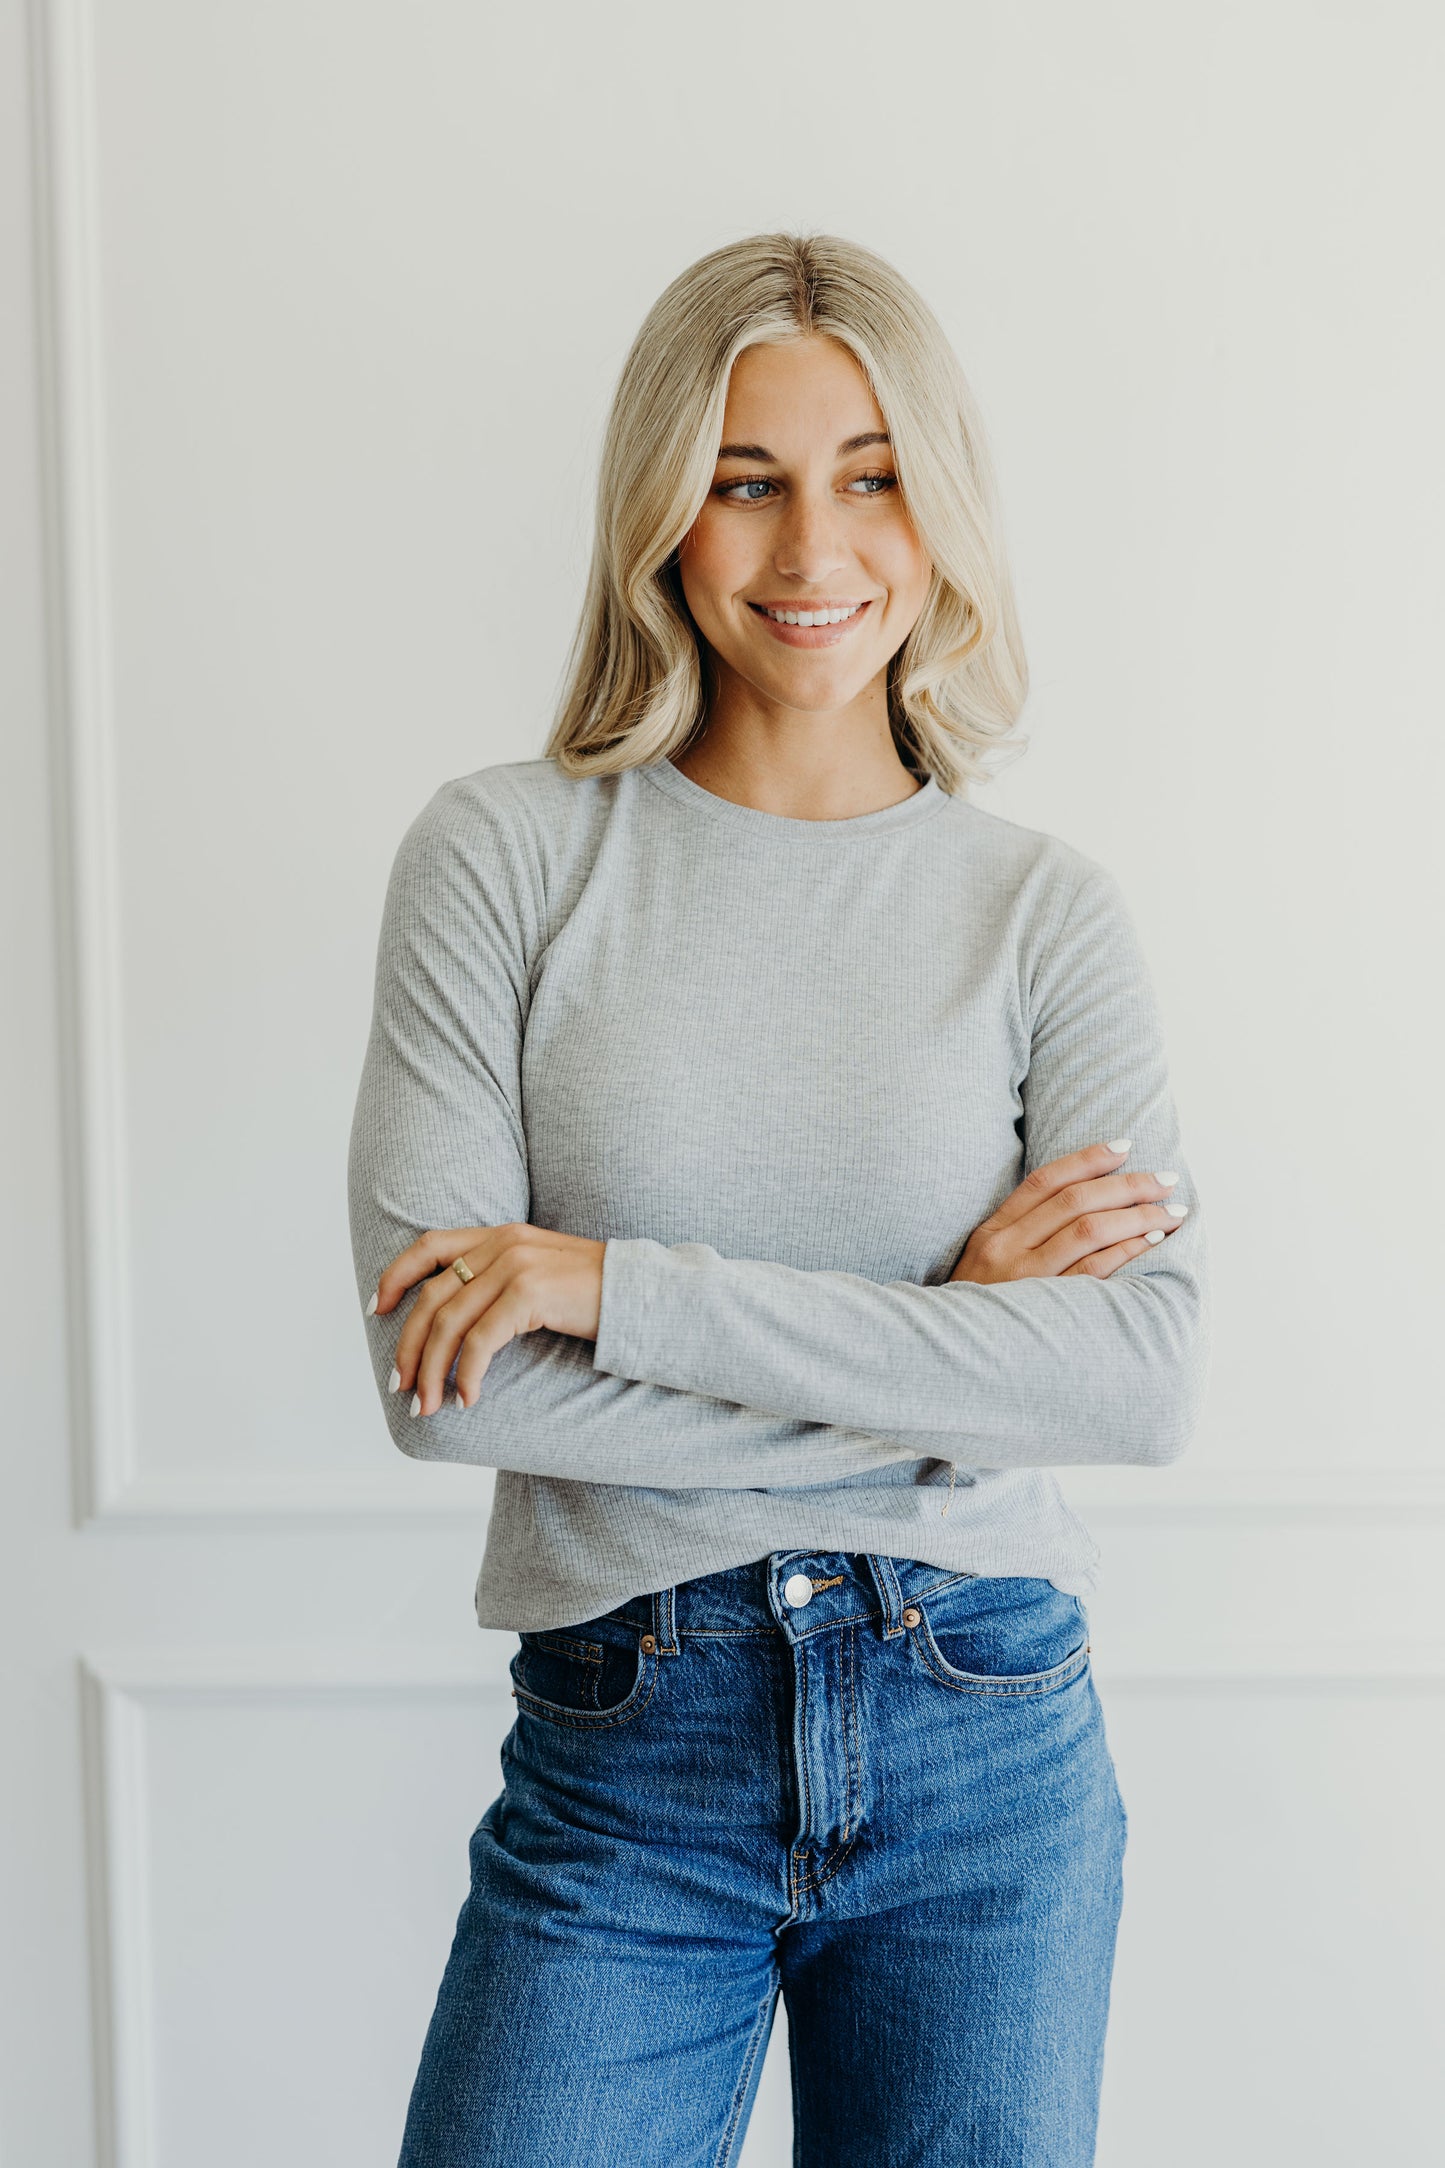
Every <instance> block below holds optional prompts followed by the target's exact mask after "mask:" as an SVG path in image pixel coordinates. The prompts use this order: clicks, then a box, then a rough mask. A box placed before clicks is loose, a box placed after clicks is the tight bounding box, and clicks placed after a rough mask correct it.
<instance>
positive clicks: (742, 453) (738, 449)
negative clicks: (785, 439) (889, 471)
mask: <svg viewBox="0 0 1445 2168" xmlns="http://www.w3.org/2000/svg"><path fill="white" fill-rule="evenodd" d="M891 441H892V440H891V438H890V437H889V435H888V431H887V430H886V429H867V430H865V431H864V432H863V434H862V436H861V437H845V438H844V439H843V441H842V443H841V444H840V445H839V446H838V454H837V456H838V457H839V459H841V458H842V457H843V454H844V453H845V452H861V451H862V450H863V447H864V446H865V445H867V444H888V443H890V442H891ZM718 458H719V459H757V460H762V461H763V462H764V463H765V464H766V465H768V466H770V467H775V466H776V465H777V464H778V462H777V459H776V457H775V455H774V454H773V453H772V452H770V451H769V450H768V449H767V447H766V446H765V445H762V444H723V445H720V446H719V447H718Z"/></svg>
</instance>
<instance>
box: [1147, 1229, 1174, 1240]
mask: <svg viewBox="0 0 1445 2168" xmlns="http://www.w3.org/2000/svg"><path fill="white" fill-rule="evenodd" d="M1168 1231H1169V1230H1168V1229H1167V1228H1166V1227H1151V1228H1150V1229H1149V1232H1148V1234H1147V1235H1145V1237H1144V1240H1145V1241H1146V1242H1162V1241H1163V1240H1164V1237H1165V1235H1166V1234H1167V1233H1168Z"/></svg>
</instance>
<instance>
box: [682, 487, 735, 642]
mask: <svg viewBox="0 0 1445 2168" xmlns="http://www.w3.org/2000/svg"><path fill="white" fill-rule="evenodd" d="M739 539H740V538H739V537H738V536H736V535H733V534H729V533H728V532H727V531H726V530H725V529H724V528H723V527H722V525H721V523H720V522H719V521H716V520H710V519H709V518H708V517H707V514H706V513H705V512H704V513H702V514H700V515H699V517H698V520H697V522H696V524H695V526H694V527H693V529H692V532H691V534H690V535H689V536H688V539H687V541H686V543H685V544H684V546H683V549H682V552H681V555H680V557H679V559H678V564H679V569H680V571H681V573H682V591H683V593H684V595H685V596H686V597H687V604H688V608H689V609H690V610H691V611H692V614H693V616H694V617H695V618H697V619H698V621H699V623H701V622H702V621H703V619H705V618H707V617H710V616H715V615H717V614H720V612H721V609H722V606H723V604H724V603H725V602H726V601H727V599H728V597H729V596H731V595H732V594H734V593H735V592H736V591H737V589H738V588H739V587H740V586H742V584H743V582H744V580H745V579H746V577H747V561H746V551H745V550H740V549H739V546H738V543H739Z"/></svg>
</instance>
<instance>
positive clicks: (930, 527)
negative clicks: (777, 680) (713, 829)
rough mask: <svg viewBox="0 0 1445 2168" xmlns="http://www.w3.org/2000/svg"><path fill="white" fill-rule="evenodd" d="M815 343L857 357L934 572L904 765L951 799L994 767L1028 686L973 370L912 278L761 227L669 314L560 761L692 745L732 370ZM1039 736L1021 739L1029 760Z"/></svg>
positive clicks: (630, 366)
mask: <svg viewBox="0 0 1445 2168" xmlns="http://www.w3.org/2000/svg"><path fill="white" fill-rule="evenodd" d="M809 334H813V335H820V336H824V337H827V338H831V339H836V340H838V341H839V342H840V344H842V345H843V346H846V347H847V348H848V349H849V351H850V352H851V353H852V354H853V356H854V358H855V359H856V360H857V362H858V363H859V366H860V367H861V368H862V370H863V373H864V375H865V376H866V377H867V379H868V381H869V383H870V384H871V386H872V388H873V395H874V397H875V398H876V400H877V402H878V405H879V407H880V409H881V410H882V413H883V416H884V419H885V421H886V423H887V427H888V432H889V435H890V437H891V439H892V443H893V453H894V458H895V460H896V463H897V472H898V482H899V487H900V489H901V491H902V493H903V499H904V502H905V504H906V505H907V507H908V511H909V514H910V516H911V518H912V521H913V524H914V528H915V530H916V532H917V534H918V537H919V540H920V542H921V543H922V545H923V547H924V549H925V551H926V552H927V555H928V557H929V559H930V561H931V563H932V565H933V579H932V583H931V585H930V588H929V592H928V596H927V598H926V600H925V602H924V605H923V609H922V611H921V612H920V614H919V617H918V621H917V623H916V624H915V626H914V628H913V630H912V632H911V633H910V634H909V636H908V638H907V640H906V641H905V642H904V644H903V646H902V647H901V648H900V649H899V651H898V653H897V654H896V655H895V656H894V657H893V659H892V661H891V663H890V664H889V670H888V707H889V717H890V721H891V724H892V728H893V736H894V742H895V743H896V745H897V747H898V751H899V756H900V758H901V759H902V760H903V761H904V762H905V764H906V765H907V766H908V767H909V768H911V769H912V770H913V771H914V772H915V773H917V774H919V775H921V776H924V777H927V776H933V777H936V779H937V781H938V783H939V785H940V787H941V788H942V789H944V790H947V791H950V792H961V791H965V790H966V788H967V785H968V782H969V780H970V779H971V778H974V777H983V776H986V775H987V774H989V773H990V772H992V769H993V767H994V766H995V765H996V762H993V761H990V759H989V754H990V752H991V751H992V750H994V749H996V748H997V747H998V746H999V745H1000V742H1001V741H1002V740H1003V739H1004V738H1005V737H1006V736H1007V735H1008V734H1009V732H1011V731H1012V730H1013V727H1014V724H1015V722H1016V721H1017V718H1018V715H1019V711H1020V709H1021V708H1022V707H1023V704H1024V699H1025V696H1026V694H1027V692H1028V665H1027V663H1026V661H1025V658H1024V650H1023V642H1022V639H1021V636H1020V632H1019V624H1018V616H1017V611H1016V609H1015V604H1014V594H1013V583H1012V579H1011V577H1010V573H1009V568H1008V563H1007V559H1006V556H1005V552H1004V544H1003V536H1002V531H1001V523H1000V518H999V512H998V505H997V498H996V492H995V486H994V477H993V469H992V465H991V462H990V459H989V454H988V450H987V446H986V444H985V442H984V437H983V431H982V426H981V423H980V420H979V416H978V412H977V409H976V408H975V405H974V400H973V395H972V393H971V391H970V390H969V387H968V384H967V381H966V380H965V378H964V374H963V371H962V369H961V368H960V366H959V362H958V358H957V356H956V355H955V354H954V351H953V349H952V347H951V346H950V345H949V343H948V340H947V338H946V337H945V336H944V333H943V329H942V327H941V325H940V324H939V322H938V320H937V318H936V317H935V316H934V315H933V313H932V311H931V310H930V309H929V308H928V306H927V304H926V303H925V302H924V301H923V300H922V298H921V297H920V296H919V295H918V294H917V293H916V292H915V291H914V289H913V287H912V286H910V285H909V283H908V281H907V280H906V279H905V278H903V277H901V276H900V274H899V273H898V272H897V271H895V270H894V269H893V267H892V265H891V264H888V263H885V262H884V260H883V258H882V257H881V256H875V255H874V254H873V252H872V251H871V250H870V249H866V248H860V247H859V246H858V245H857V244H856V243H855V242H852V241H842V240H838V239H837V238H836V237H835V236H833V235H832V234H809V235H797V234H790V233H761V234H755V235H753V236H752V237H751V238H750V239H748V240H745V241H735V242H733V243H732V244H731V246H729V247H727V248H719V249H715V250H714V251H713V252H712V253H711V254H710V255H707V256H703V257H701V258H700V259H699V261H698V262H697V263H695V264H692V265H691V266H690V267H689V268H688V269H687V270H686V271H684V272H683V273H682V274H681V275H680V277H678V278H675V279H674V280H673V282H672V284H671V285H670V286H669V287H668V288H667V289H666V291H665V292H664V293H663V294H662V295H661V296H660V297H659V298H658V300H657V301H656V302H655V303H654V304H653V306H652V308H651V309H650V310H649V311H648V314H647V317H646V319H645V320H644V322H643V325H642V328H641V330H640V331H639V332H638V334H637V337H636V339H635V340H634V341H633V344H632V350H631V352H630V353H629V354H628V356H627V360H626V362H625V363H624V365H623V369H622V375H621V377H620V378H619V380H618V385H617V390H616V392H615V394H614V396H613V401H612V410H611V413H610V415H609V417H608V423H607V432H606V437H605V439H604V443H603V450H602V463H601V471H600V475H599V479H598V490H597V525H596V536H595V541H594V545H593V553H592V569H591V574H590V577H589V580H588V586H587V595H586V600H585V602H584V604H583V607H582V616H581V619H580V622H579V624H578V627H577V632H576V635H575V637H574V639H573V643H572V650H571V654H570V657H569V660H568V665H567V675H566V682H565V686H564V690H563V694H562V699H561V703H560V706H559V708H558V712H557V718H556V721H555V722H554V724H553V726H552V732H551V736H550V737H549V739H548V741H547V745H546V749H545V750H546V753H547V754H548V755H550V756H551V757H553V758H555V759H556V760H557V762H558V763H559V765H560V766H561V767H562V768H563V769H564V770H565V771H566V773H567V774H569V775H579V776H580V775H610V774H615V773H616V772H617V771H618V770H619V769H622V768H629V767H633V766H636V765H638V764H640V763H642V762H646V761H653V760H658V759H664V758H666V757H667V756H668V755H670V754H672V753H674V752H676V751H678V750H679V748H680V747H681V746H683V745H684V744H685V743H686V741H687V740H688V739H689V738H690V737H691V736H692V734H693V733H694V731H695V730H696V729H697V728H698V727H699V725H700V724H701V723H702V721H703V720H704V712H705V705H706V698H707V692H706V685H707V678H706V650H705V648H704V645H703V642H702V637H701V635H700V633H699V632H698V630H697V628H696V626H695V625H694V623H693V619H692V615H691V612H690V611H689V610H688V607H687V604H686V602H685V600H684V598H683V592H682V584H681V579H680V576H679V573H678V565H677V551H678V545H679V544H680V543H681V541H682V539H683V537H684V536H685V535H686V534H687V532H688V530H689V528H690V527H691V526H692V523H693V521H694V520H695V519H696V518H697V515H698V512H699V511H700V510H701V508H702V505H703V503H704V501H705V499H706V496H707V492H708V488H709V486H710V484H711V482H712V479H713V474H714V470H715V467H716V462H717V451H718V446H719V445H720V444H721V442H722V427H723V409H724V406H725V404H726V401H727V389H728V379H729V377H730V375H731V372H732V366H733V363H734V362H735V361H736V360H737V357H738V355H739V354H740V353H742V352H743V350H744V348H746V347H749V346H755V345H760V344H763V343H767V342H775V341H779V340H785V339H794V338H798V337H802V336H806V335H809ZM1026 742H1027V741H1026V740H1025V739H1023V738H1022V737H1017V736H1016V737H1015V739H1014V747H1015V748H1016V749H1017V750H1022V747H1023V745H1024V744H1025V743H1026Z"/></svg>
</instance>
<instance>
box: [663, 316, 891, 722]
mask: <svg viewBox="0 0 1445 2168" xmlns="http://www.w3.org/2000/svg"><path fill="white" fill-rule="evenodd" d="M678 562H679V568H680V572H681V577H682V589H683V593H684V595H685V596H686V598H687V606H688V608H689V609H690V610H691V612H692V615H693V618H694V620H695V622H696V624H697V627H698V629H699V631H700V632H701V633H702V636H703V638H704V639H705V640H706V642H707V644H708V646H709V647H710V648H711V650H712V652H713V655H714V657H715V658H716V665H717V673H716V674H717V676H718V680H719V683H718V695H717V697H718V699H719V700H723V701H728V700H735V699H737V698H738V697H742V698H743V699H744V700H748V699H749V697H750V696H751V701H752V702H756V703H761V704H762V705H763V706H764V707H767V708H773V709H778V708H787V709H794V710H799V711H802V712H805V713H808V714H815V715H816V714H825V713H829V712H833V711H837V710H841V709H845V708H848V707H850V706H852V705H853V703H855V702H857V701H859V700H868V699H876V700H878V701H879V702H882V701H883V700H884V699H885V697H886V685H887V666H888V663H889V661H890V659H891V658H892V657H893V656H894V655H895V654H896V653H897V651H898V649H899V648H900V647H901V646H902V645H903V643H904V641H905V640H906V639H907V637H908V635H909V633H910V632H911V631H912V629H913V626H914V623H915V622H916V620H917V618H918V614H919V612H920V610H921V609H922V607H923V604H924V602H925V600H926V599H927V595H928V588H929V581H930V578H931V573H932V567H931V566H930V564H929V562H928V559H927V557H926V555H925V554H924V551H923V548H922V545H921V544H920V542H919V540H918V537H917V535H916V534H915V532H914V529H913V524H912V522H911V520H910V519H909V517H908V514H907V512H906V511H905V509H904V506H903V500H902V495H901V493H900V490H899V486H898V477H897V472H896V469H895V467H894V462H893V452H892V447H891V446H890V444H889V442H888V433H887V425H886V423H885V422H884V419H883V415H882V413H881V412H880V410H879V407H878V403H877V401H876V400H875V398H874V396H873V393H872V390H871V389H870V387H869V384H868V379H867V378H866V377H865V376H864V374H863V371H862V370H861V368H860V367H859V366H858V363H857V362H856V361H855V360H854V359H853V356H852V355H851V354H850V353H849V352H848V350H847V348H846V347H844V346H841V345H839V343H838V342H837V341H836V340H835V339H826V338H817V337H808V338H800V339H793V340H789V341H788V342H787V343H786V344H785V345H779V346H750V347H748V348H746V349H745V350H744V352H743V353H741V354H740V355H739V356H738V359H737V361H736V362H735V363H734V365H733V372H732V377H731V380H730V382H729V384H728V396H727V411H726V414H725V417H724V421H723V436H722V449H721V451H720V452H719V454H718V461H717V471H716V473H715V475H714V477H713V482H712V487H711V489H710V490H709V492H708V496H707V499H706V502H705V503H704V505H703V507H702V510H701V511H700V512H699V514H698V516H697V520H696V522H695V524H694V525H693V527H692V530H691V532H690V533H689V534H688V536H687V538H686V539H685V541H684V542H683V544H682V548H681V550H680V552H679V559H678ZM820 615H821V617H822V622H819V618H820ZM789 619H791V620H793V622H788V620H789ZM804 619H809V620H811V622H799V620H804Z"/></svg>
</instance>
